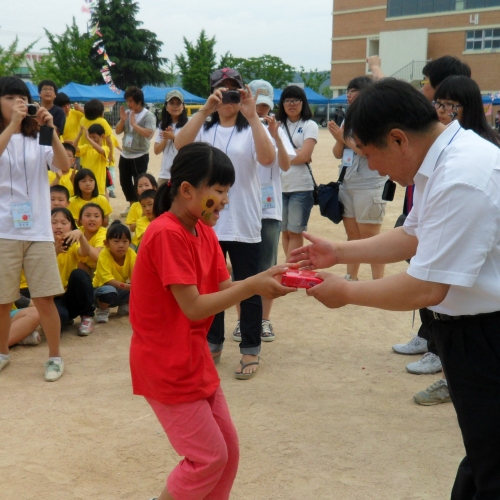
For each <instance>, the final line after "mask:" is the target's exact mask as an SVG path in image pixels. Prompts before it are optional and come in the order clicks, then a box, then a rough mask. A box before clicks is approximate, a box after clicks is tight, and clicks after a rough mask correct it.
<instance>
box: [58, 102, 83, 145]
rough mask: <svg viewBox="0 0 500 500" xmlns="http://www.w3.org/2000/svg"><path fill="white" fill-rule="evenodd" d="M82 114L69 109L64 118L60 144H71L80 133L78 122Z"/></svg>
mask: <svg viewBox="0 0 500 500" xmlns="http://www.w3.org/2000/svg"><path fill="white" fill-rule="evenodd" d="M83 117H84V114H83V113H82V112H81V111H77V110H76V109H70V110H69V113H68V116H67V117H66V124H65V125H64V132H63V134H62V136H61V137H62V142H73V141H74V140H75V139H76V136H77V135H78V132H80V122H81V120H82V118H83Z"/></svg>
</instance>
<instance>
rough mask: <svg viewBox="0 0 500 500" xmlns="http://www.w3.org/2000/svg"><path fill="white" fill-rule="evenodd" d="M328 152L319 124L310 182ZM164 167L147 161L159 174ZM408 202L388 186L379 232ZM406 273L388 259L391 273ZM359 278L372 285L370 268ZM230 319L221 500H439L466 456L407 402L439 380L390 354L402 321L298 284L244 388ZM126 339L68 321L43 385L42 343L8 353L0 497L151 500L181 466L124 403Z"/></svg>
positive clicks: (316, 222)
mask: <svg viewBox="0 0 500 500" xmlns="http://www.w3.org/2000/svg"><path fill="white" fill-rule="evenodd" d="M332 146H333V138H332V137H331V136H330V135H329V134H328V132H327V130H326V129H321V130H320V138H319V143H318V146H317V147H316V150H315V153H314V163H313V168H314V172H315V174H316V179H317V181H318V182H328V181H330V180H333V179H334V178H336V176H337V169H336V165H337V163H338V162H337V161H336V160H334V159H333V157H332V155H331V147H332ZM159 160H160V157H157V156H154V154H151V163H150V165H151V167H150V171H151V172H152V173H154V174H157V173H158V171H159V164H160V161H159ZM118 191H120V189H118V190H117V192H118ZM402 196H403V189H402V188H400V187H398V189H397V193H396V201H395V202H393V203H389V204H388V210H387V217H386V219H385V222H384V229H390V228H391V227H392V226H393V225H394V222H395V220H396V218H397V216H398V215H399V214H400V210H401V206H402ZM112 204H113V207H114V208H115V210H116V211H117V212H120V211H121V210H122V209H123V208H124V206H125V201H124V198H123V196H122V195H121V193H119V197H118V199H116V200H112ZM310 231H311V232H312V233H315V234H320V235H323V236H325V237H328V238H334V239H345V233H344V231H343V227H342V225H340V226H335V225H333V224H332V223H331V222H330V221H328V220H327V219H325V218H323V217H321V216H320V214H319V210H318V208H317V207H315V208H314V210H313V214H312V217H311V222H310ZM281 261H283V254H282V253H281ZM406 267H407V266H406V264H405V263H403V264H397V265H391V266H388V267H387V274H395V273H398V272H403V271H405V269H406ZM334 272H336V273H338V274H341V275H343V274H344V273H345V268H344V266H338V267H337V268H335V270H334ZM360 276H361V278H362V279H369V278H370V276H371V275H370V270H369V267H368V266H363V267H362V272H361V275H360ZM226 318H227V320H226V336H227V337H228V338H229V340H227V342H226V346H225V347H226V348H225V350H224V354H223V358H222V362H221V364H220V365H219V373H220V377H221V380H222V386H223V389H224V391H225V394H226V397H227V400H228V402H229V406H230V409H231V413H232V416H233V419H234V421H235V424H236V427H237V429H238V433H239V437H240V442H241V461H240V468H239V473H238V476H237V478H236V482H235V484H234V488H233V494H232V497H231V498H233V499H235V500H242V499H246V498H253V499H258V500H267V499H349V500H358V499H359V500H366V499H398V500H399V499H401V500H403V499H404V500H410V499H419V500H420V499H432V500H436V499H443V498H448V497H449V492H450V490H451V485H452V484H453V480H454V477H455V472H456V469H457V466H458V463H459V462H460V460H461V459H462V457H463V455H464V449H463V445H462V441H461V436H460V432H459V428H458V426H457V420H456V417H455V412H454V409H453V406H452V405H451V404H444V405H438V406H434V407H423V406H418V405H416V404H415V403H414V402H413V400H412V396H413V394H414V393H415V392H417V391H420V390H423V389H424V388H426V387H427V386H428V385H430V384H431V383H432V382H434V381H435V380H437V379H438V378H439V375H422V376H416V375H410V374H409V373H407V372H406V370H405V365H406V363H408V362H410V361H416V360H417V359H419V356H415V357H409V356H401V355H398V354H395V353H394V352H393V351H392V350H391V345H392V344H394V343H396V342H406V341H407V340H409V339H410V331H411V330H412V313H410V312H408V313H400V312H383V311H378V310H373V309H363V308H359V307H352V306H349V307H345V308H343V309H341V310H335V311H332V310H328V309H326V308H324V307H323V306H322V305H321V304H319V303H318V302H316V301H315V300H314V299H312V298H309V297H307V296H306V295H305V292H303V291H299V292H298V293H296V294H292V295H290V296H288V297H285V298H283V299H280V300H278V301H276V302H275V306H274V309H273V314H272V320H273V324H274V327H275V331H276V333H277V339H276V341H275V342H273V343H264V344H263V348H262V355H261V366H260V369H259V372H258V375H257V376H256V377H255V378H254V379H253V380H251V381H238V380H235V379H234V378H233V376H232V374H233V371H234V369H235V368H236V365H237V363H238V360H239V350H238V344H237V343H236V342H234V341H233V340H232V338H231V337H230V333H231V332H232V329H233V327H234V324H235V311H234V309H232V310H230V311H228V313H227V316H226ZM417 327H418V321H417V323H416V324H415V328H414V331H416V328H417ZM130 335H131V329H130V325H129V322H128V318H118V317H117V316H115V315H114V314H112V315H111V318H110V322H109V323H108V324H106V325H98V326H96V327H95V332H94V333H93V334H92V335H91V336H89V337H87V338H80V337H78V336H77V335H76V327H68V328H67V329H66V330H65V331H64V333H63V335H62V350H63V351H62V352H63V357H64V360H65V366H66V368H65V374H64V377H63V378H62V379H61V380H60V381H58V382H56V383H53V384H51V383H47V382H45V381H44V380H43V368H42V364H43V362H44V361H46V356H47V346H46V344H45V341H44V342H42V344H41V345H39V346H37V347H22V346H18V347H14V348H13V349H12V358H13V359H12V362H11V364H10V365H9V367H7V368H6V369H5V370H4V371H2V373H1V374H0V408H1V411H0V436H1V438H0V439H1V446H0V500H14V499H21V500H29V499H37V500H59V499H61V500H62V499H99V500H115V499H130V500H132V499H133V500H147V499H149V498H151V497H152V496H155V495H157V494H158V493H159V492H160V491H161V489H162V487H163V485H164V481H165V479H166V475H167V472H168V471H170V470H171V469H172V468H173V467H174V466H175V464H176V463H177V462H178V460H179V457H178V456H177V455H176V453H175V452H174V451H173V450H172V448H171V447H170V445H169V443H168V441H167V439H166V436H165V435H164V433H163V430H162V429H161V428H160V425H159V424H158V422H157V420H156V418H155V416H154V415H153V414H152V411H151V409H150V408H149V406H148V404H147V403H146V402H145V401H144V400H143V399H142V398H140V397H135V396H133V395H132V392H131V384H130V376H129V369H128V349H129V340H130Z"/></svg>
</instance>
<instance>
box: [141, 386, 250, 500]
mask: <svg viewBox="0 0 500 500" xmlns="http://www.w3.org/2000/svg"><path fill="white" fill-rule="evenodd" d="M146 400H147V402H148V403H149V404H150V405H151V408H153V411H154V412H155V414H156V416H157V418H158V420H159V421H160V423H161V425H162V427H163V429H164V430H165V432H166V434H167V436H168V439H169V441H170V444H171V445H172V447H173V448H174V449H175V451H176V452H177V453H178V454H179V455H181V456H184V457H185V458H184V459H183V460H181V461H180V462H179V464H178V465H177V467H176V468H175V469H174V470H173V471H172V472H171V473H170V475H169V476H168V479H167V490H168V492H169V493H170V495H171V496H173V497H174V498H175V500H202V499H204V500H227V499H229V494H230V492H231V488H232V486H233V482H234V479H235V477H236V472H237V471H238V462H239V457H240V452H239V443H238V435H237V434H236V428H235V427H234V424H233V421H232V420H231V415H230V414H229V408H228V407H227V403H226V398H225V397H224V393H223V392H222V389H221V388H220V386H219V387H218V388H217V390H216V391H215V393H214V394H212V396H210V397H209V398H208V399H202V400H200V401H195V402H194V403H182V404H178V405H164V404H162V403H159V402H158V401H155V400H153V399H148V398H146Z"/></svg>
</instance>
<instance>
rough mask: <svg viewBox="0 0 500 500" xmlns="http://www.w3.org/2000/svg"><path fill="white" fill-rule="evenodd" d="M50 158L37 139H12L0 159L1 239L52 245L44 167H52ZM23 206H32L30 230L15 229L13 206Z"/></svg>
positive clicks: (48, 147) (50, 155)
mask: <svg viewBox="0 0 500 500" xmlns="http://www.w3.org/2000/svg"><path fill="white" fill-rule="evenodd" d="M53 158H54V152H53V151H52V147H51V146H40V145H39V144H38V138H36V139H33V138H31V137H24V136H23V135H22V134H14V135H13V136H12V138H11V140H10V141H9V144H8V145H7V148H6V149H5V151H4V152H3V154H2V156H0V238H5V239H8V240H21V241H54V236H53V234H52V225H51V222H50V195H49V180H48V176H47V164H48V165H51V164H52V161H53ZM28 193H29V194H28ZM24 202H30V203H31V214H32V217H33V226H32V227H30V228H22V229H16V228H15V227H14V221H13V217H12V204H13V203H24Z"/></svg>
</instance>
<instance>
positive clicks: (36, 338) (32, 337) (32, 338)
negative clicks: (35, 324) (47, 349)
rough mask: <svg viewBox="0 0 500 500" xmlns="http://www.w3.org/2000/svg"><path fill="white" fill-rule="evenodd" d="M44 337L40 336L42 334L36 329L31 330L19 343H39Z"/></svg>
mask: <svg viewBox="0 0 500 500" xmlns="http://www.w3.org/2000/svg"><path fill="white" fill-rule="evenodd" d="M41 341H42V339H41V338H40V334H39V333H38V332H37V331H36V330H35V331H33V332H31V333H30V334H29V335H28V336H27V337H24V339H23V340H21V342H18V344H19V345H38V344H39V343H40V342H41Z"/></svg>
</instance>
